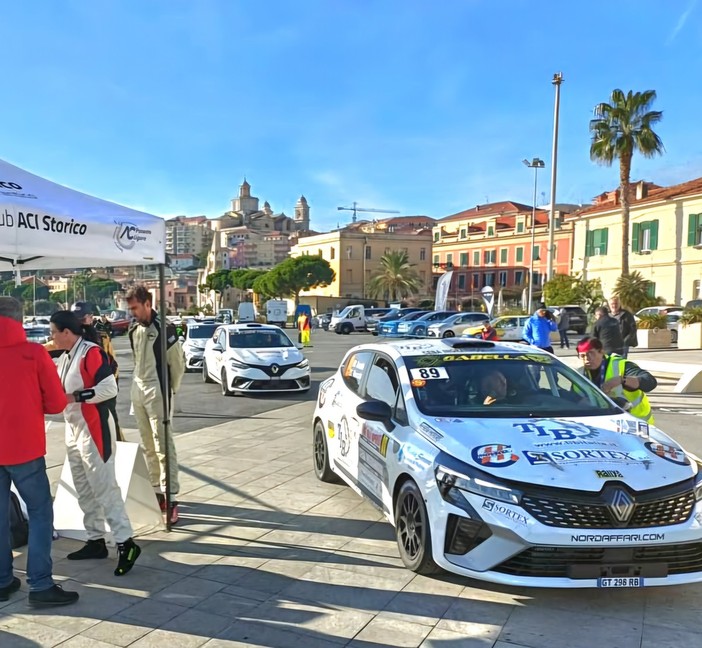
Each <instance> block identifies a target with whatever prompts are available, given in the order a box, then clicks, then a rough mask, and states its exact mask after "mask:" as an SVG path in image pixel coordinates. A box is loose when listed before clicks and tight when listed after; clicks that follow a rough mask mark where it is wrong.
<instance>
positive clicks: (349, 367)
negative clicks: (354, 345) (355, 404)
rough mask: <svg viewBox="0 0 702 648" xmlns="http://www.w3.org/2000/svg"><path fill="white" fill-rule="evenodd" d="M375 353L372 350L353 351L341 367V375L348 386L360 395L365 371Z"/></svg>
mask: <svg viewBox="0 0 702 648" xmlns="http://www.w3.org/2000/svg"><path fill="white" fill-rule="evenodd" d="M372 358H373V354H372V353H371V352H370V351H359V352H358V353H352V354H351V355H350V356H349V357H348V358H347V359H346V362H345V363H344V364H343V366H342V368H341V377H342V378H343V380H344V383H346V386H347V387H348V388H349V389H350V390H351V391H352V392H354V393H355V394H358V395H359V396H360V392H361V379H362V378H363V372H364V370H365V369H366V367H367V366H368V365H369V363H370V361H371V359H372Z"/></svg>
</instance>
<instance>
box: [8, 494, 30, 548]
mask: <svg viewBox="0 0 702 648" xmlns="http://www.w3.org/2000/svg"><path fill="white" fill-rule="evenodd" d="M28 542H29V523H28V522H27V519H26V518H25V517H24V512H23V511H22V506H21V505H20V501H19V498H18V497H17V495H16V494H15V493H13V492H12V491H10V545H11V546H12V548H13V549H17V548H18V547H24V546H25V545H26V544H27V543H28Z"/></svg>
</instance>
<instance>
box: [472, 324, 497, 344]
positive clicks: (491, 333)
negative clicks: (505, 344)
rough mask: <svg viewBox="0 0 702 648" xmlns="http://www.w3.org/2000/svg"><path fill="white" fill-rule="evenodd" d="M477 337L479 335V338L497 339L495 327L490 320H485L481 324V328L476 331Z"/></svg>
mask: <svg viewBox="0 0 702 648" xmlns="http://www.w3.org/2000/svg"><path fill="white" fill-rule="evenodd" d="M477 337H479V338H480V339H481V340H497V339H498V338H497V331H496V330H495V327H494V326H493V325H492V324H490V322H485V324H483V328H482V329H481V331H480V333H478V335H477Z"/></svg>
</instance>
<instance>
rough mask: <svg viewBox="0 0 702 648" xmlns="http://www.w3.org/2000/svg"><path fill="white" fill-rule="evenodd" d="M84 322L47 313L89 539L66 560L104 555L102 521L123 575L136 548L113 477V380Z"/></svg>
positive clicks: (71, 462) (70, 454) (67, 315)
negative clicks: (56, 350)
mask: <svg viewBox="0 0 702 648" xmlns="http://www.w3.org/2000/svg"><path fill="white" fill-rule="evenodd" d="M84 331H85V325H81V322H80V320H79V319H78V318H77V317H76V316H75V314H74V313H71V312H69V311H59V312H57V313H54V314H53V315H52V316H51V335H52V337H53V339H54V342H56V346H57V347H58V348H59V349H63V350H64V351H65V352H66V353H64V354H63V355H62V356H61V358H60V359H59V363H58V373H59V375H60V376H61V383H62V385H63V389H64V391H65V392H66V399H67V400H68V405H67V406H66V409H65V410H64V412H63V415H64V418H65V419H66V454H67V456H68V463H69V465H70V467H71V475H72V477H73V484H74V486H75V488H76V494H77V496H78V505H79V506H80V508H81V510H82V511H83V524H84V526H85V530H86V532H87V533H88V541H87V542H86V543H85V545H83V547H82V548H81V549H79V550H78V551H74V552H73V553H69V554H68V556H66V558H68V560H87V559H91V558H107V556H108V551H107V545H106V544H105V534H106V529H105V520H107V522H108V523H109V525H110V529H111V531H112V535H113V537H114V539H115V542H116V543H117V557H118V559H117V568H116V569H115V576H123V575H124V574H126V573H127V572H128V571H129V570H130V569H131V568H132V567H133V566H134V563H135V562H136V559H137V558H138V557H139V554H140V553H141V549H140V548H139V546H138V545H137V544H135V542H134V540H132V525H131V524H130V523H129V518H128V517H127V511H126V510H125V508H124V502H123V501H122V493H121V492H120V488H119V486H118V485H117V479H116V477H115V459H114V456H115V455H114V450H115V446H116V440H117V435H116V432H117V415H116V410H115V398H116V397H117V381H116V380H115V377H114V374H113V373H112V368H111V367H110V364H109V360H108V358H107V354H106V353H105V352H104V351H103V350H102V348H101V347H100V346H99V345H98V344H96V343H94V342H90V341H88V340H86V339H85V338H84V337H83V334H84Z"/></svg>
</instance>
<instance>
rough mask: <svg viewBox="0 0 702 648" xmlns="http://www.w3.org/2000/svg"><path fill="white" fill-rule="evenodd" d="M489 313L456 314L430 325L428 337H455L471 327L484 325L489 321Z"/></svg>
mask: <svg viewBox="0 0 702 648" xmlns="http://www.w3.org/2000/svg"><path fill="white" fill-rule="evenodd" d="M489 319H490V318H489V317H488V316H487V313H478V312H475V313H456V314H455V315H451V317H448V318H447V319H445V320H444V321H443V322H436V323H434V324H430V325H429V327H428V328H427V336H428V337H455V336H456V335H460V334H461V333H463V331H465V330H466V329H467V328H469V327H471V326H477V325H482V323H483V322H487V321H489Z"/></svg>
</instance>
